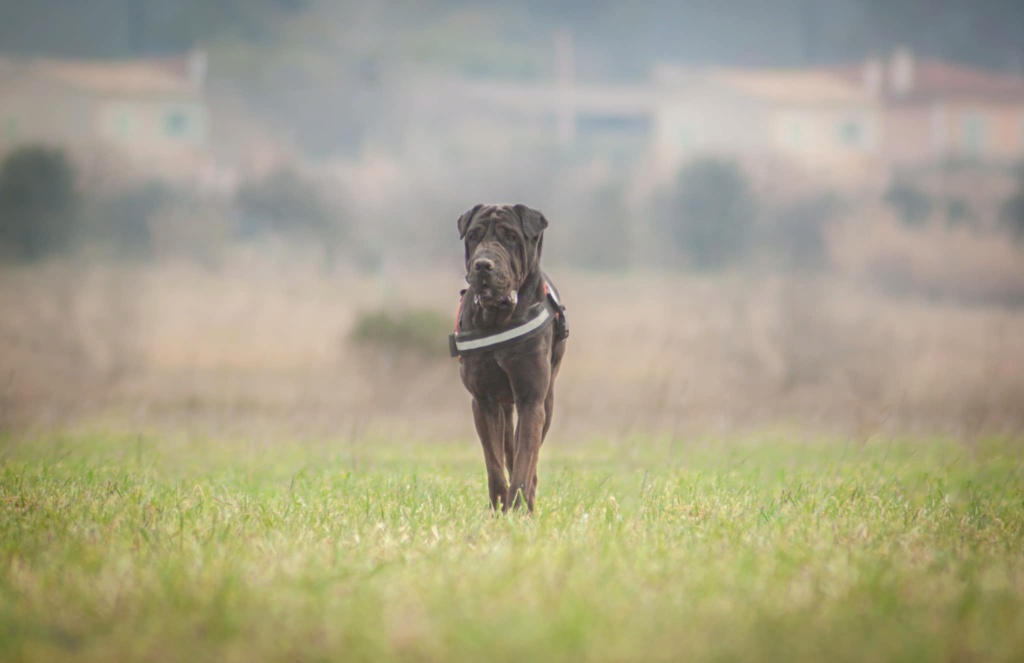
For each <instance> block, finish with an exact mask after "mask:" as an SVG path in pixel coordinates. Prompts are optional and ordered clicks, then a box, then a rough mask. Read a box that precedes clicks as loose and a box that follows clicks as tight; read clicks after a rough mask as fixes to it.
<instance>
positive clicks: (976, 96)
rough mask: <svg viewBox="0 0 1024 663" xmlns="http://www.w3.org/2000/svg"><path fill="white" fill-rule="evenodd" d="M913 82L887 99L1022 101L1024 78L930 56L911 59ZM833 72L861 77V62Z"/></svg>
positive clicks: (848, 77) (850, 79) (857, 79)
mask: <svg viewBox="0 0 1024 663" xmlns="http://www.w3.org/2000/svg"><path fill="white" fill-rule="evenodd" d="M911 62H912V64H911V71H912V83H911V86H910V89H909V90H908V91H907V92H906V93H904V94H895V93H893V92H892V91H890V90H887V91H886V96H887V98H888V99H889V100H890V101H902V102H908V103H913V102H925V101H940V100H947V101H996V102H999V101H1020V102H1024V77H1022V76H1013V75H1010V74H1004V73H999V72H995V71H990V70H987V69H980V68H977V67H970V66H967V65H962V64H956V63H953V62H947V61H945V60H938V59H932V58H914V59H913V60H911ZM831 73H832V74H833V75H837V78H841V79H843V80H845V81H848V82H862V81H863V80H864V65H861V64H850V65H842V66H839V67H834V68H832V69H831Z"/></svg>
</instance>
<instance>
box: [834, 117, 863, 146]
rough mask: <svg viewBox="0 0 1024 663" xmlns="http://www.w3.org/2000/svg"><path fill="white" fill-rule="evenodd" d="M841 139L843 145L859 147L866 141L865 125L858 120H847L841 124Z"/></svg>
mask: <svg viewBox="0 0 1024 663" xmlns="http://www.w3.org/2000/svg"><path fill="white" fill-rule="evenodd" d="M839 139H840V140H841V141H842V142H843V145H849V146H851V147H858V146H860V145H862V144H863V143H864V127H863V126H861V124H860V122H857V121H856V120H847V121H846V122H843V123H842V124H841V125H839Z"/></svg>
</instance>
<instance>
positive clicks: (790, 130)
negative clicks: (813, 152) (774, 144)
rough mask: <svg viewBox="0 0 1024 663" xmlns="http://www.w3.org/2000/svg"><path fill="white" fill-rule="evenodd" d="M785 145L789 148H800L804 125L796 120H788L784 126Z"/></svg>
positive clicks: (802, 140)
mask: <svg viewBox="0 0 1024 663" xmlns="http://www.w3.org/2000/svg"><path fill="white" fill-rule="evenodd" d="M784 131H785V136H784V139H785V141H786V145H788V146H789V147H800V146H801V145H803V142H804V123H803V122H801V121H800V120H797V119H790V120H789V121H787V122H786V125H785V130H784Z"/></svg>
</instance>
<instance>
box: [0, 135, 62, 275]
mask: <svg viewBox="0 0 1024 663" xmlns="http://www.w3.org/2000/svg"><path fill="white" fill-rule="evenodd" d="M77 213H78V199H77V197H76V195H75V172H74V169H73V167H72V166H71V163H70V162H69V161H68V159H67V157H66V156H65V154H64V152H63V151H61V150H59V149H50V148H46V147H39V146H31V147H24V148H21V149H19V150H17V151H15V152H13V153H12V154H10V155H9V156H8V157H7V158H6V159H5V160H4V162H3V164H2V165H0V242H2V243H3V244H4V245H6V248H7V250H8V251H10V252H11V253H12V254H13V255H15V256H17V257H19V258H24V259H27V260H35V259H38V258H42V257H44V256H46V255H49V254H52V253H58V252H60V251H62V250H64V249H66V248H68V247H69V246H70V245H71V243H72V242H73V241H74V239H75V233H76V221H77Z"/></svg>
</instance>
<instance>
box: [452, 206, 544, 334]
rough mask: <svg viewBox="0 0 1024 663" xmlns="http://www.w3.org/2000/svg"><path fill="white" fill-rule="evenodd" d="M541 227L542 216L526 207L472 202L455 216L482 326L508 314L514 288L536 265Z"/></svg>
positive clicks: (515, 293)
mask: <svg viewBox="0 0 1024 663" xmlns="http://www.w3.org/2000/svg"><path fill="white" fill-rule="evenodd" d="M547 227H548V220H547V219H545V218H544V215H543V214H541V213H540V212H538V211H537V210H535V209H531V208H529V207H527V206H526V205H477V206H475V207H474V208H473V209H471V210H469V211H468V212H466V213H465V214H463V215H462V216H461V217H459V237H460V238H461V239H463V240H464V241H465V245H466V280H467V281H468V282H469V283H470V285H472V286H473V290H474V292H475V300H474V303H475V304H476V305H477V306H479V307H480V308H481V310H482V311H483V320H482V322H483V324H485V325H496V324H501V323H503V322H505V321H506V320H508V318H509V317H510V316H511V315H512V311H513V310H514V309H515V307H516V303H518V301H519V288H520V287H522V285H523V282H524V281H525V280H526V278H527V276H529V275H530V274H532V273H533V272H534V271H536V270H537V269H538V267H539V264H540V254H541V249H542V247H543V240H544V229H545V228H547Z"/></svg>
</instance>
